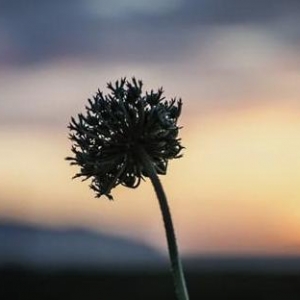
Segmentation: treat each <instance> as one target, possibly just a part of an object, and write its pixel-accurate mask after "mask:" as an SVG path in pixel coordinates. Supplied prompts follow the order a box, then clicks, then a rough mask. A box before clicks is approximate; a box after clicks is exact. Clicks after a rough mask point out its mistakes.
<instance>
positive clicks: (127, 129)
mask: <svg viewBox="0 0 300 300" xmlns="http://www.w3.org/2000/svg"><path fill="white" fill-rule="evenodd" d="M142 86H143V84H142V81H141V80H138V81H137V80H136V79H135V78H132V80H131V81H128V80H126V78H122V79H120V80H118V81H116V82H115V84H112V83H108V84H107V87H108V89H109V90H110V93H108V94H107V95H104V94H103V93H102V92H101V91H100V90H98V92H97V93H96V95H95V96H94V97H93V99H88V103H89V104H88V106H86V107H85V108H86V112H85V114H78V116H77V118H76V119H75V118H73V117H72V118H71V122H70V124H69V126H68V128H69V129H70V132H71V133H70V136H69V138H70V140H71V141H72V142H73V145H72V149H71V150H72V152H73V154H74V156H73V157H67V158H66V159H67V160H70V161H71V165H78V166H80V172H79V173H77V174H76V175H75V176H74V177H73V178H77V177H83V180H86V179H89V178H91V185H90V187H91V188H92V189H93V190H94V191H95V192H96V197H100V196H102V195H106V196H107V197H108V198H109V199H113V197H112V195H111V190H112V188H114V187H116V186H117V185H119V184H121V185H124V186H127V187H130V188H136V187H137V186H138V185H139V184H140V181H141V179H143V178H144V177H148V176H149V175H148V173H147V170H146V169H145V167H144V164H143V162H142V159H141V155H140V153H141V151H145V152H146V153H147V155H148V157H149V159H150V160H151V163H152V165H153V167H154V169H155V171H156V173H157V174H160V175H164V174H166V172H167V165H168V161H169V159H174V158H179V157H180V156H181V154H180V152H181V150H182V149H183V147H182V146H181V144H180V139H179V138H178V132H179V129H180V127H178V125H177V120H178V117H179V116H180V113H181V107H182V101H181V99H179V100H176V99H175V98H174V99H171V100H169V101H168V100H165V98H164V97H163V90H162V88H160V89H158V90H157V91H156V92H154V91H153V90H151V91H150V92H149V93H148V92H146V93H144V94H143V92H142Z"/></svg>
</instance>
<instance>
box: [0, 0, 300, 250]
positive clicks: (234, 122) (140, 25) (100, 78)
mask: <svg viewBox="0 0 300 300" xmlns="http://www.w3.org/2000/svg"><path fill="white" fill-rule="evenodd" d="M0 40H1V43H0V172H1V181H0V220H17V221H22V222H30V223H33V224H38V225H45V226H53V227H60V226H63V227H64V226H82V227H85V228H90V229H93V230H99V231H101V232H106V233H111V234H116V235H121V236H124V237H129V238H133V239H136V240H141V241H143V242H146V243H148V244H150V245H153V246H155V247H156V248H157V249H159V250H161V251H165V250H164V249H165V245H166V244H165V243H166V242H165V236H164V232H163V226H162V220H161V216H160V212H159V207H158V203H157V200H156V199H155V195H154V192H153V189H152V186H151V184H150V182H149V181H146V182H143V183H142V184H141V186H140V187H139V188H138V189H135V190H130V189H126V188H124V187H118V188H116V189H114V190H113V195H114V198H115V201H113V202H112V201H108V200H107V199H106V198H100V199H96V198H95V197H94V194H93V192H92V191H91V190H90V189H89V188H88V184H87V183H81V182H80V181H79V180H77V181H74V180H71V177H72V176H73V175H74V174H75V173H76V171H77V170H76V167H70V166H69V165H68V163H67V162H66V161H65V160H64V157H66V156H69V155H70V147H71V143H70V141H69V140H68V130H67V125H68V122H69V120H70V118H71V116H74V115H76V114H77V113H79V112H83V111H84V106H85V105H86V103H87V99H88V98H90V97H92V96H93V95H94V94H95V93H96V91H97V89H98V88H99V89H100V90H103V91H104V92H106V91H107V90H106V83H107V82H109V81H115V80H117V79H119V78H120V77H124V76H127V77H128V78H131V77H132V76H135V77H137V78H139V79H142V80H143V82H144V87H145V90H147V89H157V88H159V87H161V86H162V87H163V88H164V91H165V96H166V97H167V98H171V97H175V96H176V97H181V98H182V100H183V112H182V116H181V119H180V120H179V123H180V125H181V126H183V128H182V130H181V132H180V137H181V138H182V144H183V145H184V146H185V149H184V156H183V157H182V158H181V159H178V160H173V161H171V162H170V164H169V169H168V174H167V175H166V176H162V178H161V180H162V182H163V184H164V186H165V190H166V193H167V195H168V198H169V204H170V207H171V211H172V214H173V218H174V223H175V228H176V232H177V235H178V242H179V247H180V249H181V251H182V253H183V254H184V255H195V254H267V255H276V254H284V255H292V254H300V188H299V187H300V139H299V132H300V118H299V117H300V58H299V57H300V55H299V54H300V2H299V1H297V0H286V1H279V0H272V1H271V0H261V1H238V0H227V1H222V0H210V1H208V0H201V1H197V0H186V1H184V0H160V1H158V0H155V1H150V2H149V1H146V0H143V1H141V0H140V1H138V0H125V1H121V0H113V1H112V0H110V1H109V0H105V1H104V0H103V1H100V0H99V1H96V0H85V1H84V0H72V1H71V0H60V1H58V0H53V1H40V0H30V1H29V0H28V1H25V2H24V1H20V0H19V1H18V0H16V1H9V0H2V1H1V3H0Z"/></svg>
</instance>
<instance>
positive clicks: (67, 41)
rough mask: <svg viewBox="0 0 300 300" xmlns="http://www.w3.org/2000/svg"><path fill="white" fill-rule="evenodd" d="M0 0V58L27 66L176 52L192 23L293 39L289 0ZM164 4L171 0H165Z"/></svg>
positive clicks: (295, 26) (299, 34) (295, 17)
mask: <svg viewBox="0 0 300 300" xmlns="http://www.w3.org/2000/svg"><path fill="white" fill-rule="evenodd" d="M149 3H150V2H148V1H136V0H126V1H120V0H114V1H97V2H96V1H95V0H87V1H83V0H72V1H71V0H63V1H58V0H53V1H38V0H30V1H26V2H24V1H20V0H19V1H9V0H3V1H2V3H1V12H0V20H1V21H0V37H1V41H2V43H1V46H0V64H2V65H6V66H11V65H15V66H19V65H30V64H35V63H43V62H45V61H51V60H56V59H64V58H76V59H90V60H99V61H108V60H110V61H115V62H116V61H124V60H127V61H128V60H129V61H137V60H138V61H147V60H148V61H151V60H153V59H156V60H170V59H178V58H180V55H182V53H185V51H186V49H187V48H188V46H189V44H190V43H191V40H190V35H189V33H190V32H191V31H193V30H198V31H199V32H200V31H202V34H203V35H209V34H210V30H209V27H207V26H222V25H228V24H247V23H256V24H258V25H259V26H268V24H270V23H271V24H272V25H271V26H273V25H274V22H275V23H276V26H275V28H274V31H275V32H277V34H278V36H279V37H280V38H284V39H285V40H286V41H287V42H293V43H295V44H297V43H299V39H300V29H299V28H300V26H299V23H300V22H299V19H300V18H299V15H300V2H299V1H296V0H286V1H279V0H276V1H274V0H262V1H238V0H227V1H221V0H210V1H208V0H202V1H197V0H188V1H181V0H177V1H171V0H164V1H157V0H156V1H154V2H151V5H150V4H149ZM171 4H172V5H171Z"/></svg>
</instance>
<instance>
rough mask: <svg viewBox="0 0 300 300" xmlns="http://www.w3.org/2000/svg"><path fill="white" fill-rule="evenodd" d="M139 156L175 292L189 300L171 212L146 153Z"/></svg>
mask: <svg viewBox="0 0 300 300" xmlns="http://www.w3.org/2000/svg"><path fill="white" fill-rule="evenodd" d="M139 150H140V151H139V156H140V159H141V162H142V164H143V166H144V167H145V170H146V172H147V174H148V176H149V177H150V179H151V182H152V184H153V187H154V190H155V192H156V196H157V198H158V201H159V206H160V210H161V213H162V217H163V222H164V226H165V231H166V237H167V242H168V249H169V256H170V261H171V271H172V275H173V280H174V284H175V291H176V295H177V298H178V300H189V296H188V292H187V288H186V283H185V279H184V273H183V269H182V264H181V260H180V258H179V253H178V247H177V242H176V236H175V231H174V226H173V222H172V217H171V212H170V209H169V205H168V202H167V197H166V194H165V192H164V189H163V187H162V184H161V182H160V180H159V177H158V175H157V172H156V170H155V168H154V166H153V164H152V162H151V160H150V158H149V156H148V154H147V153H146V151H145V150H144V149H143V148H141V149H139Z"/></svg>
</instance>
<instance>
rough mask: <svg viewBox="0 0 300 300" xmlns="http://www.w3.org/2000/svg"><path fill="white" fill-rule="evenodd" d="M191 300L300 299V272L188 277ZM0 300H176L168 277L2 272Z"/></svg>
mask: <svg viewBox="0 0 300 300" xmlns="http://www.w3.org/2000/svg"><path fill="white" fill-rule="evenodd" d="M186 279H187V285H188V289H189V292H190V298H191V300H196V299H203V300H204V299H242V300H243V299H256V300H260V299H272V300H298V299H300V273H290V274H288V273H284V274H280V273H262V272H257V273H249V272H205V273H199V272H186ZM0 299H1V300H6V299H7V300H19V299H30V300H34V299H39V300H50V299H51V300H54V299H55V300H59V299H64V300H65V299H71V300H76V299H80V300H94V299H95V300H96V299H97V300H99V299H101V300H115V299H131V300H134V299H143V300H148V299H149V300H150V299H152V300H153V299H158V300H160V299H162V300H175V295H174V292H173V285H172V280H171V276H170V274H169V273H167V272H161V273H158V272H155V273H153V272H152V273H151V272H131V273H125V272H120V273H109V272H105V273H103V272H96V271H90V272H88V271H84V272H82V271H70V270H69V271H63V272H62V271H60V272H57V271H56V272H45V271H43V272H42V271H28V270H25V269H23V270H20V269H14V270H12V269H11V268H10V269H6V270H4V269H2V270H1V271H0Z"/></svg>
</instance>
